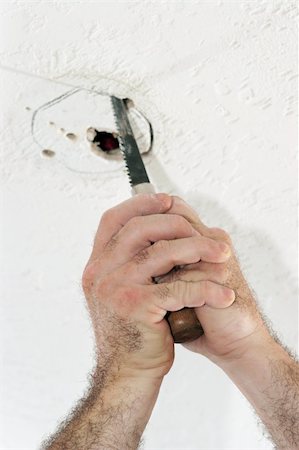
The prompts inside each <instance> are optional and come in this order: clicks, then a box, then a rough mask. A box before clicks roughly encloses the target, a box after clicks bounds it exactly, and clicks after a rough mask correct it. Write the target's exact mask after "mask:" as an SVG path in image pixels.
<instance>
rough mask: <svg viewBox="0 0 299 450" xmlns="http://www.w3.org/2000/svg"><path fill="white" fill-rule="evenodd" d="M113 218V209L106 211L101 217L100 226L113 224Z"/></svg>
mask: <svg viewBox="0 0 299 450" xmlns="http://www.w3.org/2000/svg"><path fill="white" fill-rule="evenodd" d="M114 216H115V212H114V208H110V209H107V210H106V211H105V212H104V213H103V214H102V217H101V224H102V225H103V224H104V225H106V224H107V225H108V224H110V223H111V222H113V220H114Z"/></svg>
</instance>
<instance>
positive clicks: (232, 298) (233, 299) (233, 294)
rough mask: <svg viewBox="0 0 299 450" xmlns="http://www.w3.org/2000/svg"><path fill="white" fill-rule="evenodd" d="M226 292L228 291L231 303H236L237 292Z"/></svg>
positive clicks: (230, 290)
mask: <svg viewBox="0 0 299 450" xmlns="http://www.w3.org/2000/svg"><path fill="white" fill-rule="evenodd" d="M226 291H227V299H228V300H229V301H231V303H233V302H234V301H235V299H236V294H235V291H233V290H232V289H230V288H226Z"/></svg>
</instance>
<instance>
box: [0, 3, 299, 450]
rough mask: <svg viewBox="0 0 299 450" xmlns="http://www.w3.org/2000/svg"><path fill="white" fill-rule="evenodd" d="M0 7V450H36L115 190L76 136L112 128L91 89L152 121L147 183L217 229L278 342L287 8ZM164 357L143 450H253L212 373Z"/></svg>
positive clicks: (54, 417)
mask: <svg viewBox="0 0 299 450" xmlns="http://www.w3.org/2000/svg"><path fill="white" fill-rule="evenodd" d="M0 8H1V42H0V61H1V73H0V76H1V87H2V89H1V105H2V106H1V113H2V115H3V117H2V120H1V145H2V151H1V262H2V268H1V297H2V312H1V321H2V324H1V341H2V345H3V347H4V350H3V359H2V369H1V385H4V386H5V388H4V391H3V392H2V395H1V396H2V398H1V406H0V408H1V419H0V421H1V423H2V424H3V426H2V429H1V431H0V433H1V434H0V446H1V448H5V449H14V450H16V449H24V448H28V449H29V448H30V449H32V448H37V447H38V444H39V442H40V441H41V439H42V438H43V437H45V436H46V435H47V434H48V433H50V432H51V431H52V430H53V429H54V427H55V424H56V423H57V422H58V421H59V420H60V419H61V418H62V417H63V416H64V415H65V414H66V413H67V411H69V409H70V407H71V406H72V405H73V404H74V402H75V400H76V399H77V398H79V397H80V395H81V394H82V392H83V391H84V389H85V388H86V377H87V373H88V372H89V371H90V368H91V367H92V351H93V350H92V333H91V331H90V324H89V321H88V317H87V313H86V309H85V306H84V298H83V295H82V292H81V289H80V279H81V273H82V270H83V267H84V265H85V262H86V261H87V258H88V256H89V253H90V250H91V245H92V240H93V237H94V233H95V231H96V229H97V225H98V222H99V219H100V217H101V214H102V213H103V211H105V210H106V209H107V208H109V207H111V206H113V205H115V204H117V203H118V202H120V201H122V200H124V199H126V198H127V197H129V196H130V188H129V184H128V180H127V179H126V176H125V171H124V165H123V162H122V160H121V159H120V158H116V159H114V160H113V161H109V160H107V158H106V159H105V158H103V157H101V156H100V155H99V154H96V152H93V151H92V148H91V145H90V142H88V141H87V139H86V131H87V128H89V127H96V128H104V129H105V128H107V127H108V128H109V129H110V128H113V124H111V120H110V119H109V113H107V114H108V115H105V114H104V116H103V109H101V107H100V106H99V96H98V95H97V93H105V94H107V93H108V94H109V93H110V94H111V93H113V94H115V95H120V96H123V97H126V98H131V99H132V100H133V101H134V103H135V106H136V108H137V110H138V111H139V112H140V113H142V114H143V115H144V116H145V117H146V119H147V120H148V121H149V122H150V123H151V125H152V127H153V132H154V145H153V148H152V150H151V151H150V152H149V153H148V154H147V155H145V156H144V158H145V162H146V165H147V168H148V172H149V175H150V178H151V180H152V182H153V183H154V184H155V186H156V188H157V190H158V191H164V192H169V193H173V194H177V195H181V196H182V197H184V198H185V199H186V200H187V201H189V202H190V203H191V204H192V206H194V207H195V208H196V209H197V211H198V213H199V214H200V215H201V217H202V219H203V220H204V221H206V222H207V224H209V225H211V226H220V227H224V228H226V229H227V230H228V231H229V232H230V233H231V235H232V237H233V239H234V242H235V246H236V249H237V252H238V254H239V257H240V261H241V263H242V265H243V267H244V270H245V272H246V275H247V277H248V279H249V281H250V284H251V285H252V287H253V288H254V290H255V292H256V294H257V297H258V298H259V302H260V304H261V305H262V307H263V309H264V311H265V312H266V313H267V314H268V316H269V318H270V319H271V321H272V323H273V326H274V328H275V329H276V330H277V332H278V333H279V335H280V336H281V337H282V338H283V341H284V342H285V343H286V344H287V345H289V346H290V347H291V348H293V349H294V348H295V346H296V339H297V334H296V331H297V325H296V311H297V310H296V273H297V272H296V264H297V254H296V245H295V244H296V220H295V211H296V192H297V191H296V188H297V186H296V165H295V159H296V120H297V118H296V83H297V76H298V74H297V67H296V63H295V62H296V29H295V19H296V15H297V9H296V2H294V1H287V0H284V1H263V0H261V1H200V2H196V1H192V2H189V1H184V2H182V1H176V2H170V1H169V2H167V1H161V2H157V1H153V2H88V1H87V2H86V1H85V2H81V1H78V2H69V1H65V2H61V1H53V2H46V1H36V2H29V1H28V2H27V1H26V2H22V1H11V2H1V7H0ZM75 91H76V95H72V96H70V93H72V94H73V93H74V92H75ZM57 99H60V100H59V101H57ZM70 101H71V103H70ZM45 105H51V108H44V106H45ZM34 119H36V120H34ZM139 119H140V116H139ZM105 120H107V122H105ZM109 120H110V121H109ZM32 122H34V127H35V128H34V130H33V128H32ZM50 122H52V123H50ZM138 126H140V127H141V128H142V127H143V126H144V124H143V125H141V124H139V125H138ZM110 131H112V130H110ZM70 133H73V134H76V139H70V138H68V137H67V134H70ZM147 133H148V130H146V129H143V131H142V133H141V134H143V135H144V136H145V140H146V139H147V137H146V136H147ZM144 145H145V146H147V145H148V142H147V141H146V142H145V144H144ZM43 150H51V151H54V152H55V155H54V156H53V155H52V157H51V154H49V153H48V154H47V153H46V154H45V153H42V152H43ZM176 354H177V359H176V362H175V365H174V367H173V369H172V371H171V372H170V374H169V375H168V376H167V377H166V379H165V382H164V385H163V387H162V390H161V395H160V397H159V400H158V403H157V405H156V408H155V410H154V413H153V415H152V418H151V421H150V423H149V425H148V428H147V430H146V433H145V449H146V450H154V449H155V450H157V449H159V450H166V449H170V448H171V449H180V450H183V449H184V450H191V449H195V448H202V449H205V450H208V449H211V450H212V449H216V448H217V450H220V449H223V450H224V449H228V448H229V449H230V450H233V449H235V450H240V449H241V448H242V450H249V449H251V450H252V449H253V448H254V449H256V450H258V449H260V450H262V449H265V448H267V449H270V448H271V444H270V443H269V442H268V441H267V440H266V438H265V437H263V436H262V430H261V428H260V427H258V426H257V425H256V419H255V417H254V415H253V413H252V411H251V409H250V408H249V406H248V404H247V402H246V401H245V399H244V398H243V397H242V396H241V394H240V393H239V392H238V391H237V389H236V388H235V387H234V386H233V385H232V384H231V383H230V381H229V380H228V379H227V378H225V377H224V375H223V374H222V373H221V372H220V370H218V369H217V368H216V367H214V366H212V365H211V364H210V363H209V362H208V361H206V360H205V359H204V358H201V357H198V356H197V355H194V354H191V353H188V352H187V351H186V350H183V349H181V348H180V347H177V352H176ZM215 429H216V430H217V433H216V432H215Z"/></svg>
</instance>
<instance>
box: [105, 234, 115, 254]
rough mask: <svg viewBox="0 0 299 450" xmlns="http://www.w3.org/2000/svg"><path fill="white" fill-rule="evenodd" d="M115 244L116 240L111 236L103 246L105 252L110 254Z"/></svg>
mask: <svg viewBox="0 0 299 450" xmlns="http://www.w3.org/2000/svg"><path fill="white" fill-rule="evenodd" d="M117 243H118V238H117V237H116V236H113V237H112V238H111V239H110V241H109V242H107V244H106V246H105V250H106V251H108V252H111V251H112V250H114V248H115V247H116V246H117Z"/></svg>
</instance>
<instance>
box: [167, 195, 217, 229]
mask: <svg viewBox="0 0 299 450" xmlns="http://www.w3.org/2000/svg"><path fill="white" fill-rule="evenodd" d="M167 213H168V214H179V215H181V216H183V217H185V219H187V220H188V221H189V222H190V223H191V225H192V226H193V227H194V228H195V229H196V230H197V231H198V232H199V233H201V234H203V235H207V232H208V230H209V228H208V227H207V226H206V225H205V224H204V223H203V222H202V221H201V219H200V218H199V215H198V214H197V212H196V211H195V209H193V208H192V207H191V206H190V205H189V204H188V203H186V202H185V201H184V200H183V199H182V198H180V197H178V196H176V195H172V205H171V208H170V209H169V210H168V211H167Z"/></svg>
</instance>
